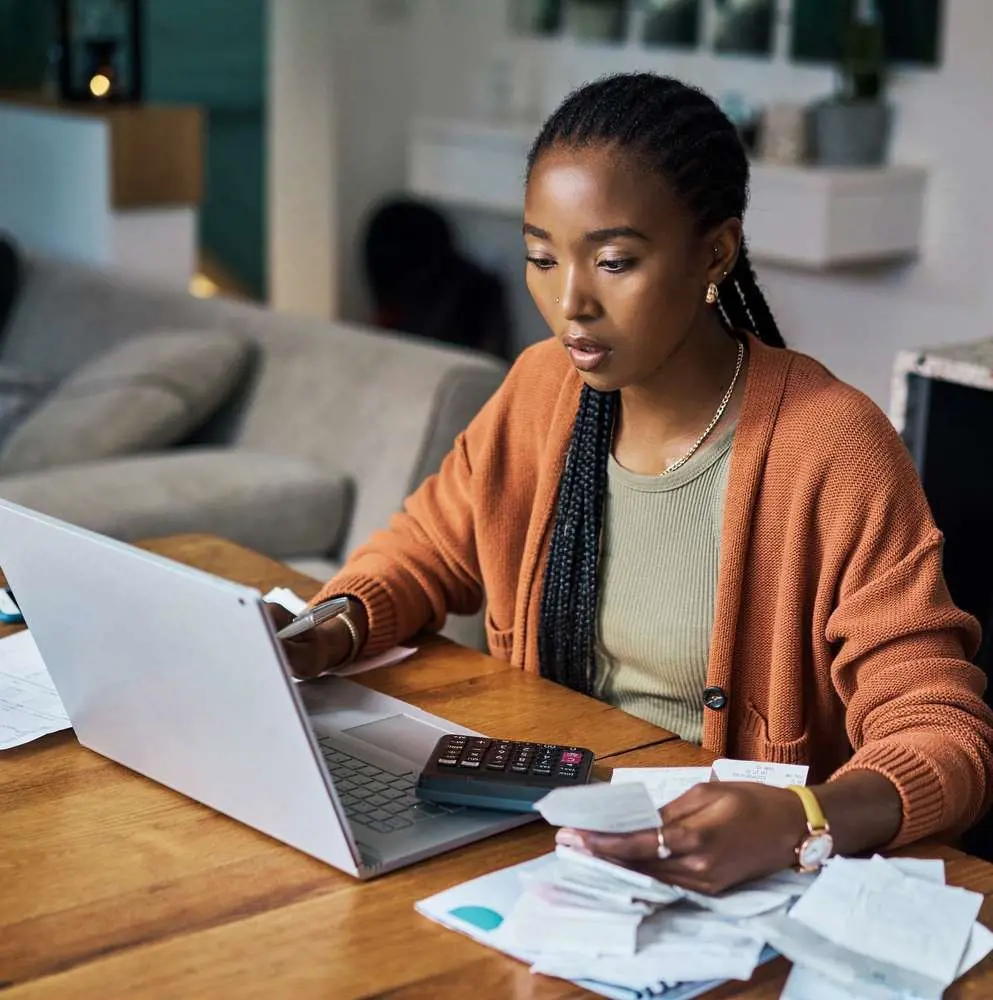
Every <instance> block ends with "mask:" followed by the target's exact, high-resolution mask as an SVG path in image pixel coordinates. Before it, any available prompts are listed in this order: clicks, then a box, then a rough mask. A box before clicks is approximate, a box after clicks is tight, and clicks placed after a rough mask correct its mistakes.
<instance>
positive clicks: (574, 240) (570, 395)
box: [287, 74, 993, 892]
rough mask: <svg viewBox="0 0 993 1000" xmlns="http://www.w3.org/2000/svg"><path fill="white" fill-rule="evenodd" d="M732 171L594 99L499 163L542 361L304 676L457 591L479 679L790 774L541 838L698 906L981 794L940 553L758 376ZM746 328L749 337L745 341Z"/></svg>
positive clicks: (367, 573) (730, 150)
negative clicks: (632, 820)
mask: <svg viewBox="0 0 993 1000" xmlns="http://www.w3.org/2000/svg"><path fill="white" fill-rule="evenodd" d="M747 186H748V164H747V160H746V157H745V154H744V152H743V149H742V146H741V143H740V141H739V139H738V136H737V133H736V131H735V129H734V127H733V126H732V124H731V123H730V122H729V121H728V119H727V118H726V117H725V116H724V115H723V114H722V113H721V111H720V110H719V109H718V108H717V106H716V105H715V104H714V103H713V102H712V101H711V100H710V99H708V98H707V97H706V96H704V95H703V94H701V93H699V92H698V91H696V90H694V89H691V88H688V87H686V86H684V85H683V84H681V83H678V82H677V81H675V80H672V79H667V78H663V77H658V76H655V75H652V74H636V75H622V76H616V77H612V78H608V79H605V80H601V81H598V82H596V83H593V84H591V85H589V86H586V87H583V88H582V89H580V90H579V91H577V92H576V93H574V94H572V95H571V96H570V97H569V98H568V99H567V100H566V101H565V102H564V104H563V105H562V106H561V107H560V108H559V109H558V111H556V112H555V113H554V114H553V115H552V116H551V118H550V119H549V120H548V122H547V123H546V124H545V126H544V127H543V129H542V131H541V133H540V135H539V136H538V138H537V140H536V141H535V144H534V147H533V149H532V151H531V154H530V157H529V163H528V182H527V191H526V200H525V221H524V239H525V243H526V246H527V259H528V263H527V267H528V287H529V289H530V291H531V294H532V295H533V297H534V300H535V302H536V303H537V305H538V308H539V309H540V311H541V314H542V316H543V317H544V319H545V320H546V322H547V323H548V325H549V327H550V328H551V331H552V333H553V334H554V337H553V338H552V339H551V340H549V341H546V342H544V343H541V344H538V345H536V346H535V347H533V348H531V349H530V350H528V351H526V352H525V353H524V355H523V356H522V357H521V358H520V359H519V360H518V362H517V363H516V364H515V366H514V367H513V369H512V371H511V372H510V374H509V375H508V377H507V379H506V382H505V384H504V385H503V386H502V388H501V389H500V390H499V391H498V392H497V393H496V395H495V396H494V397H493V398H492V399H491V400H490V402H489V403H488V404H487V405H486V406H485V408H484V409H483V410H482V412H481V413H480V414H479V416H478V417H477V418H476V419H475V420H474V421H473V422H472V424H471V425H470V427H469V428H468V429H467V430H466V432H465V433H464V434H462V435H460V436H459V438H458V439H457V440H456V442H455V446H454V449H453V450H452V452H451V453H450V454H449V455H448V457H447V458H446V460H445V462H444V463H443V466H442V468H441V470H440V472H439V473H438V475H436V476H434V477H432V478H430V479H429V480H427V481H426V482H425V483H424V485H423V486H422V487H421V488H420V489H419V490H417V492H416V493H415V494H414V495H413V496H411V497H410V498H409V500H408V502H407V503H406V505H405V510H404V512H403V513H402V514H399V515H398V516H397V517H396V518H395V519H394V521H393V522H392V524H391V526H390V528H389V530H387V531H384V532H381V533H379V534H378V535H376V536H375V537H374V538H373V539H372V540H371V541H370V542H369V543H368V544H367V545H366V546H365V547H364V548H362V549H360V550H359V551H357V552H356V553H355V555H354V556H353V557H352V558H351V559H350V560H349V562H348V564H347V565H346V566H345V568H344V569H343V571H342V572H341V574H340V575H339V576H337V577H336V578H335V579H334V580H332V581H330V582H329V583H328V584H327V585H326V586H325V587H324V589H323V591H322V593H321V595H319V596H320V598H321V599H323V598H327V597H330V596H332V595H348V596H349V597H350V598H351V600H350V610H349V613H348V614H347V615H345V616H342V617H341V618H339V619H335V620H332V621H331V622H328V623H326V624H325V625H323V626H322V627H321V628H319V629H317V630H315V631H314V632H311V633H309V634H307V635H305V636H304V637H301V639H300V640H299V641H289V642H288V644H287V646H288V653H289V657H290V660H291V662H292V664H293V666H294V670H295V671H296V672H297V673H298V674H299V675H301V676H314V675H316V674H318V673H321V672H323V671H325V670H328V669H333V668H334V667H335V666H337V665H339V664H341V663H343V662H345V661H346V660H347V659H349V658H351V657H354V656H355V655H357V654H358V653H359V651H361V652H363V653H366V654H374V653H377V652H379V651H381V650H383V649H385V648H387V647H389V646H392V645H393V644H395V643H397V642H400V641H403V640H405V639H408V638H409V637H411V636H412V635H414V633H416V632H417V631H418V630H420V629H424V628H428V629H437V628H439V627H441V625H442V623H443V622H444V619H445V616H446V614H447V613H457V614H467V613H473V612H475V611H476V610H478V608H479V607H480V605H481V602H482V599H483V594H484V592H485V595H486V600H487V602H488V614H487V632H488V638H489V644H490V648H491V650H492V652H493V654H494V655H496V656H499V657H502V658H504V659H507V660H509V661H510V662H511V663H513V664H515V665H517V666H519V667H521V668H523V669H525V670H529V671H535V672H540V673H541V674H542V675H544V676H546V677H550V678H552V679H553V680H555V681H558V682H559V683H561V684H565V685H568V686H569V687H572V688H575V689H577V690H579V691H583V692H585V693H589V694H594V695H597V696H599V697H602V698H605V699H606V700H607V701H610V702H612V703H613V704H615V705H618V706H620V707H622V708H625V709H627V710H629V711H631V712H634V713H636V714H638V715H642V716H643V717H645V718H648V719H650V720H651V721H653V722H655V723H657V724H659V725H662V726H665V727H667V728H669V729H672V730H673V731H675V732H677V733H679V735H681V736H683V737H685V738H688V739H694V740H698V741H701V742H702V744H703V746H704V747H705V748H707V749H708V750H711V751H713V752H714V753H715V754H721V755H726V756H731V757H736V758H758V759H764V760H770V761H780V762H787V763H809V765H810V786H811V787H812V790H813V793H814V800H815V801H814V802H813V804H811V803H809V802H805V801H803V800H802V798H801V796H800V795H799V794H794V792H793V791H791V790H788V789H780V788H770V787H765V786H762V785H757V784H745V783H741V784H735V783H727V784H705V785H700V786H698V787H696V788H694V789H692V790H691V791H689V792H687V793H686V794H685V795H683V796H682V797H681V798H680V799H678V800H676V801H675V802H673V803H672V804H671V805H669V806H667V807H666V808H665V809H663V811H662V819H663V826H662V829H661V833H658V832H657V831H654V830H653V831H647V832H645V833H638V834H632V835H628V836H624V837H604V836H595V835H593V834H590V833H587V832H583V831H575V830H562V831H559V835H558V836H559V839H560V842H564V843H569V844H572V845H573V846H576V847H579V848H580V849H583V850H588V851H592V852H594V853H597V854H600V855H602V856H605V857H609V858H614V859H619V860H622V861H624V862H628V863H637V864H641V865H643V866H645V867H646V869H647V870H650V871H652V872H653V874H655V875H657V876H658V877H660V878H663V879H666V880H668V881H671V882H673V883H676V884H679V885H683V886H686V887H688V888H692V889H697V890H701V891H705V892H717V891H720V890H723V889H725V888H728V887H729V886H732V885H735V884H737V883H739V882H742V881H744V880H747V879H749V878H753V877H758V876H761V875H764V874H767V873H769V872H772V871H775V870H778V869H781V868H783V867H785V866H788V865H790V864H793V863H796V862H797V861H798V860H799V861H800V862H801V863H803V864H805V865H807V866H809V867H815V866H816V865H817V864H819V863H821V862H822V861H823V859H824V857H826V856H827V855H828V854H829V853H830V851H831V848H832V843H831V840H830V839H829V838H828V836H827V830H826V829H824V826H825V823H824V822H822V820H821V818H820V817H819V814H818V806H819V809H820V810H821V811H822V812H823V814H824V816H825V817H826V824H827V825H829V828H830V838H833V850H834V851H836V852H839V853H854V852H859V851H863V850H869V849H872V848H876V847H884V846H895V845H898V844H903V843H907V842H910V841H913V840H916V839H918V838H920V837H923V836H927V835H932V834H937V833H953V832H957V831H961V830H963V829H964V828H966V827H968V826H969V825H970V824H971V823H973V822H974V821H975V820H976V818H977V817H978V816H979V815H980V813H981V812H982V811H983V810H984V809H985V808H986V806H987V804H988V803H989V801H990V798H991V794H993V765H991V745H993V718H991V713H990V712H989V710H988V709H987V708H986V706H985V705H984V704H983V702H982V700H981V694H982V690H983V683H984V679H983V676H982V674H981V673H980V672H979V671H978V670H976V669H975V668H973V667H972V666H970V665H969V663H968V662H967V657H968V656H970V655H972V654H973V653H974V651H975V649H976V647H977V642H978V629H977V626H976V624H975V622H974V621H973V620H972V619H971V618H969V617H968V616H967V615H965V614H964V613H962V612H961V611H959V610H958V609H957V608H956V607H955V606H954V605H953V604H952V602H951V600H950V598H949V596H948V593H947V591H946V588H945V585H944V581H943V577H942V569H941V545H942V542H941V537H940V535H939V533H938V531H937V529H936V528H935V525H934V523H933V521H932V518H931V515H930V512H929V509H928V506H927V503H926V501H925V498H924V496H923V493H922V490H921V487H920V484H919V482H918V480H917V477H916V475H915V472H914V469H913V467H912V464H911V462H910V460H909V457H908V455H907V454H906V451H905V450H904V448H903V447H902V445H901V443H900V441H899V439H898V438H897V436H896V435H895V433H894V431H893V429H892V427H891V426H890V425H889V423H888V422H887V420H886V419H885V417H884V416H883V414H882V413H880V412H879V410H878V409H877V408H876V407H875V406H874V405H873V404H872V403H871V402H869V401H868V400H867V399H866V398H865V397H864V396H862V395H861V394H859V393H858V392H856V391H855V390H854V389H852V388H850V387H849V386H846V385H844V384H842V383H840V382H838V381H837V380H836V379H834V378H833V377H832V376H831V375H830V374H829V373H828V372H827V371H825V370H824V369H823V368H822V367H821V366H820V365H818V364H817V363H815V362H814V361H812V360H810V359H809V358H806V357H803V356H801V355H799V354H795V353H793V352H790V351H787V350H785V349H784V344H783V340H782V338H781V336H780V333H779V330H778V329H777V327H776V323H775V320H774V319H773V317H772V314H771V313H770V311H769V307H768V305H767V304H766V301H765V299H764V298H763V296H762V293H761V292H760V291H759V288H758V286H757V285H756V282H755V277H754V274H753V273H752V269H751V266H750V264H749V261H748V256H747V253H746V250H745V243H744V240H743V238H742V222H741V220H742V217H743V215H744V211H745V202H746V193H747ZM744 331H750V332H744Z"/></svg>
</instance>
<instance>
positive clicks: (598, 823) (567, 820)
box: [534, 783, 659, 833]
mask: <svg viewBox="0 0 993 1000" xmlns="http://www.w3.org/2000/svg"><path fill="white" fill-rule="evenodd" d="M534 808H535V809H537V810H538V812H540V813H541V815H542V816H543V817H544V818H545V821H546V822H547V823H550V824H551V825H552V826H568V827H572V828H573V829H575V830H591V831H593V832H594V833H633V832H634V831H636V830H655V829H658V826H659V814H658V810H657V809H656V808H655V806H654V805H653V804H652V799H651V797H650V796H649V794H648V789H646V788H645V786H644V785H640V784H630V785H626V784H621V785H614V784H609V785H608V784H603V783H597V784H593V785H572V786H566V787H562V788H553V789H552V790H551V791H550V792H549V793H548V794H547V795H545V796H543V797H542V798H540V799H538V801H537V802H535V804H534Z"/></svg>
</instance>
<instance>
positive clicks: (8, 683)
mask: <svg viewBox="0 0 993 1000" xmlns="http://www.w3.org/2000/svg"><path fill="white" fill-rule="evenodd" d="M68 728H69V717H68V716H67V715H66V713H65V709H64V708H63V707H62V701H61V699H60V698H59V695H58V692H57V691H56V690H55V685H54V684H53V683H52V678H51V677H49V675H48V670H47V668H46V667H45V663H44V661H43V660H42V658H41V653H39V652H38V647H37V646H36V645H35V641H34V639H33V638H32V636H31V633H30V632H28V631H23V632H17V633H15V634H14V635H10V636H7V637H6V638H5V639H0V750H9V749H11V747H17V746H21V745H22V744H24V743H30V742H31V741H32V740H36V739H38V738H39V737H42V736H46V735H47V734H48V733H56V732H58V731H59V730H60V729H68Z"/></svg>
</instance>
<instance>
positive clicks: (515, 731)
mask: <svg viewBox="0 0 993 1000" xmlns="http://www.w3.org/2000/svg"><path fill="white" fill-rule="evenodd" d="M147 547H148V548H151V549H154V550H156V551H158V552H161V553H163V554H166V555H168V556H170V557H172V558H175V559H177V560H179V561H182V562H186V563H189V564H192V565H196V566H200V567H202V568H204V569H207V570H209V571H211V572H214V573H217V574H218V575H220V576H226V577H229V578H231V579H234V580H238V581H240V582H242V583H246V584H250V585H253V586H257V587H259V588H260V589H262V590H268V589H269V588H270V587H273V586H289V587H292V588H293V589H295V590H296V591H298V592H299V593H300V594H301V596H309V594H310V593H312V592H313V591H314V590H315V589H316V583H315V581H313V580H310V579H308V578H306V577H302V576H300V575H298V574H296V573H294V572H293V571H292V570H290V569H288V568H287V567H285V566H282V565H281V564H279V563H276V562H273V561H271V560H269V559H266V558H264V557H262V556H259V555H257V554H255V553H252V552H249V551H247V550H245V549H242V548H239V547H238V546H234V545H232V544H230V543H227V542H223V541H220V540H218V539H213V538H204V537H199V536H183V537H178V538H173V539H166V540H163V541H159V542H152V543H148V544H147ZM360 679H361V680H362V681H363V683H367V684H369V685H370V686H373V687H375V688H376V689H377V690H381V691H384V692H386V693H388V694H392V695H395V696H399V697H402V698H404V699H406V700H408V701H410V702H411V703H413V704H415V705H418V706H421V707H423V708H425V709H428V710H430V711H432V712H436V713H438V714H441V715H445V716H447V717H449V718H451V719H452V720H453V721H457V722H460V723H462V724H465V725H469V726H472V727H476V728H479V729H481V730H483V731H490V732H494V733H499V734H501V735H506V736H508V737H510V738H520V739H539V738H540V739H545V740H552V741H561V742H581V743H583V744H585V745H587V746H589V747H591V748H592V749H593V750H594V751H595V752H596V754H597V756H598V759H599V761H600V766H601V767H602V768H607V767H610V766H649V765H659V764H670V765H674V764H702V763H709V760H710V758H709V756H708V755H707V754H706V753H704V752H703V751H702V750H700V749H699V748H697V747H694V746H691V745H689V744H686V743H683V742H681V741H680V740H678V739H676V738H675V737H674V736H673V735H672V734H671V733H667V732H665V731H664V730H659V729H656V728H655V727H652V726H649V725H648V724H646V723H644V722H641V721H640V720H638V719H635V718H633V717H631V716H628V715H625V714H624V713H622V712H619V711H617V710H615V709H611V708H609V707H607V706H605V705H603V704H601V703H599V702H596V701H593V700H591V699H588V698H584V697H582V696H581V695H578V694H576V693H574V692H572V691H568V690H565V689H563V688H561V687H558V686H556V685H554V684H551V683H549V682H547V681H544V680H541V679H539V678H534V677H529V676H525V675H523V674H521V673H520V672H519V671H516V670H513V669H510V668H508V667H507V666H506V665H505V664H502V663H500V662H498V661H496V660H493V659H491V658H489V657H487V656H484V655H482V654H479V653H475V652H471V651H468V650H464V649H459V648H458V647H455V646H452V645H451V644H449V643H446V642H444V641H443V640H437V639H429V640H427V641H426V642H424V643H423V644H421V645H420V649H419V652H418V653H417V654H416V655H415V656H414V657H413V658H411V659H410V660H409V661H407V662H406V663H403V664H400V665H398V666H396V667H391V668H388V669H386V670H381V671H376V672H373V673H371V674H367V675H363V676H362V677H361V678H360ZM0 803H2V808H0V990H4V991H5V992H4V998H5V1000H7V998H9V1000H29V998H31V1000H34V998H55V997H58V998H59V1000H65V998H77V997H87V998H89V997H94V998H96V997H99V998H100V1000H105V998H111V997H118V996H120V997H129V998H130V997H141V998H149V997H176V998H183V1000H189V998H198V997H210V998H215V997H216V998H226V997H229V996H230V997H239V998H246V997H260V998H261V997H265V998H266V1000H270V998H272V997H282V996H292V997H293V998H294V1000H302V998H309V997H315V998H317V997H321V998H325V997H334V998H336V1000H337V998H342V1000H344V998H358V997H369V998H371V997H376V998H385V997H389V998H394V1000H396V998H414V997H449V996H452V997H454V996H460V997H461V996H464V995H465V994H467V993H468V992H470V991H471V992H472V993H473V994H474V995H475V996H477V997H480V998H483V997H499V998H504V997H515V998H535V1000H539V998H540V1000H545V998H547V1000H551V998H563V997H570V998H571V997H585V996H589V995H590V994H588V993H586V992H585V991H583V990H580V989H577V988H576V987H575V986H572V985H571V984H569V983H566V982H561V981H558V980H553V979H546V978H544V977H536V976H532V975H531V973H530V972H529V970H528V969H527V967H525V966H523V965H521V964H519V963H517V962H514V961H513V960H511V959H509V958H506V957H504V956H502V955H499V954H498V953H496V952H493V951H491V950H489V949H486V948H484V947H483V946H482V945H478V944H476V943H475V942H472V941H470V940H468V939H466V938H463V937H461V936H460V935H458V934H456V933H455V932H453V931H449V930H446V929H444V928H441V927H438V926H436V925H434V924H432V923H431V922H430V921H428V920H426V919H425V918H423V917H421V916H419V915H418V914H417V913H415V911H414V908H413V904H414V902H415V901H416V900H418V899H422V898H424V897H425V896H428V895H430V894H432V893H434V892H438V891H440V890H442V889H445V888H448V887H450V886H452V885H454V884H456V883H458V882H461V881H464V880H466V879H469V878H472V877H475V876H477V875H481V874H484V873H485V872H488V871H492V870H494V869H495V868H498V867H502V866H505V865H510V864H514V863H516V862H519V861H524V860H526V859H528V858H531V857H534V856H536V855H538V854H541V853H544V852H547V851H549V850H551V849H552V846H553V831H552V830H551V829H550V828H549V827H547V826H545V825H544V824H534V825H532V826H528V827H525V828H522V829H518V830H513V831H509V832H508V833H504V834H501V835H498V836H495V837H492V838H489V839H487V840H485V841H482V842H481V843H478V844H474V845H471V846H469V847H466V848H462V849H460V850H458V851H454V852H451V853H449V854H445V855H442V856H440V857H437V858H433V859H431V860H429V861H426V862H422V863H420V864H417V865H414V866H412V867H410V868H406V869H403V870H401V871H398V872H394V873H392V874H389V875H386V876H383V877H382V878H380V879H377V880H375V881H372V882H368V883H360V882H358V881H356V880H355V879H353V878H351V877H349V876H347V875H344V874H342V873H341V872H338V871H337V870H336V869H333V868H330V867H328V866H327V865H325V864H322V863H321V862H319V861H316V860H314V859H312V858H309V857H307V856H306V855H304V854H301V853H299V852H297V851H295V850H293V849H291V848H289V847H286V846H284V845H282V844H280V843H278V842H275V841H273V840H271V839H269V838H268V837H266V836H264V835H262V834H260V833H257V832H256V831H254V830H251V829H249V828H247V827H245V826H242V825H240V824H238V823H236V822H234V821H233V820H229V819H227V818H226V817H224V816H221V815H219V814H217V813H215V812H213V811H211V810H210V809H207V808H206V807H203V806H200V805H198V804H197V803H195V802H192V801H191V800H189V799H186V798H184V797H183V796H181V795H178V794H176V793H174V792H171V791H169V790H168V789H166V788H164V787H161V786H159V785H156V784H155V783H153V782H151V781H148V780H146V779H144V778H141V777H139V776H137V775H135V774H132V773H131V772H130V771H128V770H126V769H125V768H122V767H120V766H118V765H117V764H114V763H112V762H111V761H108V760H106V759H104V758H102V757H100V756H98V755H96V754H94V753H91V752H89V751H87V750H84V749H83V748H81V747H80V746H79V744H78V743H77V742H76V740H75V738H74V736H73V735H72V734H71V733H69V732H67V733H60V734H55V735H52V736H49V737H46V738H45V739H43V740H40V741H38V742H36V743H34V744H31V745H29V746H26V747H23V748H20V749H17V750H13V751H8V752H6V753H4V754H2V755H0ZM911 853H913V854H915V855H918V856H924V855H928V856H935V855H940V856H943V857H945V858H946V859H947V874H948V879H949V881H950V882H953V883H955V884H958V885H963V886H966V887H968V888H971V889H974V890H977V891H980V892H983V893H985V894H987V896H988V898H987V902H986V905H985V907H984V909H983V914H982V916H983V919H984V920H985V921H986V923H987V924H989V925H993V902H991V900H990V898H989V895H990V894H993V866H991V865H988V864H985V863H983V862H981V861H977V860H975V859H972V858H969V857H967V856H965V855H963V854H960V853H958V852H956V851H953V850H951V849H949V848H940V847H934V848H928V849H925V848H921V847H918V848H917V849H915V850H914V851H912V852H911ZM787 968H788V966H787V964H786V963H785V962H784V961H782V960H779V961H776V962H773V963H770V964H769V965H768V966H766V967H764V968H762V969H761V970H759V971H758V972H757V973H756V976H755V979H754V980H753V982H752V983H750V984H728V985H726V986H724V987H722V988H720V989H719V990H717V991H715V992H713V993H712V994H711V996H712V997H714V998H717V997H722V998H732V997H749V998H756V1000H758V998H772V997H778V995H779V990H780V989H781V987H782V982H783V979H784V978H785V975H786V970H787ZM948 996H950V997H969V998H976V1000H979V998H981V997H989V996H993V959H987V960H986V961H985V962H984V963H982V965H981V966H979V967H978V968H977V970H975V971H974V972H973V973H972V974H971V975H969V976H968V977H967V978H966V979H964V980H963V981H962V982H961V983H959V984H957V985H956V986H955V987H954V988H953V989H952V990H950V991H949V993H948Z"/></svg>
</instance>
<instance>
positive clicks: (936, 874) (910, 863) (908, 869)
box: [845, 854, 945, 885]
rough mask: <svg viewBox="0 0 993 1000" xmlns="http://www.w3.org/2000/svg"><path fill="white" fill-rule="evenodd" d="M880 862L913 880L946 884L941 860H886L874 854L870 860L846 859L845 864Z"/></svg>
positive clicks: (943, 864)
mask: <svg viewBox="0 0 993 1000" xmlns="http://www.w3.org/2000/svg"><path fill="white" fill-rule="evenodd" d="M880 861H885V862H886V864H888V865H890V866H891V867H893V868H895V869H896V870H897V871H900V872H903V874H904V875H909V876H910V877H911V878H920V879H924V881H925V882H934V883H935V884H936V885H944V884H945V862H944V861H942V860H941V858H884V857H883V856H882V855H881V854H874V855H873V856H872V858H871V859H868V860H867V859H864V858H846V859H845V863H846V864H848V865H868V864H876V863H878V862H880Z"/></svg>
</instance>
